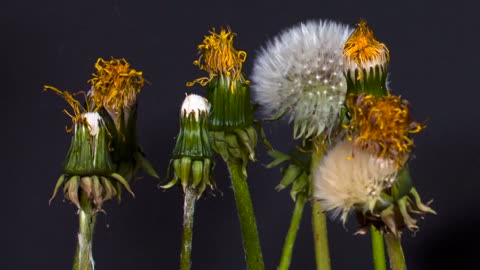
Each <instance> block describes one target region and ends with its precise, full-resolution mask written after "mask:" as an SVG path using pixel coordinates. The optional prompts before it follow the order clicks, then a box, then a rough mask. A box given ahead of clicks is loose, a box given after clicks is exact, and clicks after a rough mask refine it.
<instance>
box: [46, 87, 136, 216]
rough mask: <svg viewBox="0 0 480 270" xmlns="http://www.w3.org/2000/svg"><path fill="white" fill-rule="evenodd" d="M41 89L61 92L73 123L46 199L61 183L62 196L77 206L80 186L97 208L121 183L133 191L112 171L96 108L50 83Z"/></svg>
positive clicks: (103, 131)
mask: <svg viewBox="0 0 480 270" xmlns="http://www.w3.org/2000/svg"><path fill="white" fill-rule="evenodd" d="M45 90H52V91H54V92H56V93H57V94H58V95H60V96H62V97H63V98H64V99H65V100H66V101H67V102H68V103H69V104H70V105H71V107H72V110H73V112H72V113H67V114H68V115H69V116H71V118H72V121H73V127H72V128H71V129H69V131H71V132H73V134H72V141H71V145H70V149H69V151H68V153H67V156H66V158H65V162H64V168H63V174H62V175H61V176H60V178H59V179H58V181H57V184H56V186H55V189H54V192H53V196H52V198H51V199H50V201H51V200H52V199H53V198H54V197H55V195H56V193H57V191H58V189H59V188H60V187H61V186H63V190H64V193H65V197H66V198H67V199H68V200H70V201H71V202H72V203H74V204H75V205H76V206H77V207H79V208H80V203H79V191H80V189H81V190H83V191H84V192H85V193H86V195H87V196H88V198H89V199H90V200H91V202H92V203H93V204H94V205H95V206H96V208H97V209H101V208H102V204H103V202H104V201H105V200H108V199H110V198H112V197H113V196H115V195H117V194H119V190H118V189H119V188H121V186H124V187H125V188H126V189H127V190H128V191H129V192H130V193H131V194H132V195H133V193H132V191H131V190H130V186H129V185H128V182H127V181H126V180H125V179H124V178H123V177H122V176H120V175H118V174H117V173H115V171H114V168H115V167H114V165H113V163H112V160H111V153H110V151H109V149H108V144H109V139H110V138H109V135H108V134H109V133H108V131H107V128H106V126H105V123H104V121H103V118H102V117H101V116H100V115H99V114H98V113H97V112H91V111H88V109H89V108H87V109H84V108H83V107H82V106H81V105H80V103H79V102H78V101H77V100H76V99H74V98H73V95H71V94H70V93H69V92H67V91H63V92H62V91H60V90H58V89H56V88H54V87H51V86H45ZM65 112H66V111H65ZM112 183H115V184H116V185H117V188H115V187H114V186H113V184H112Z"/></svg>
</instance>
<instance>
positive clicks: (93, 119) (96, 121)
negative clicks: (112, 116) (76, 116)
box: [82, 112, 103, 137]
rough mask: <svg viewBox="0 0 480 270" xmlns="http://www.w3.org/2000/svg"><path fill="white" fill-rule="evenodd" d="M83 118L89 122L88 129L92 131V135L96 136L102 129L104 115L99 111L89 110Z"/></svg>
mask: <svg viewBox="0 0 480 270" xmlns="http://www.w3.org/2000/svg"><path fill="white" fill-rule="evenodd" d="M82 118H83V119H85V121H86V122H87V124H88V130H89V131H90V136H92V137H95V136H97V134H98V131H99V129H100V124H101V123H102V122H103V119H102V117H101V116H100V114H98V113H97V112H87V113H84V114H83V115H82Z"/></svg>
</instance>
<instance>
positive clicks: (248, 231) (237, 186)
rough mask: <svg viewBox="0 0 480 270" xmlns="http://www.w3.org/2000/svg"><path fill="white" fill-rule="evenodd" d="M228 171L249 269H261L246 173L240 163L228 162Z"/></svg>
mask: <svg viewBox="0 0 480 270" xmlns="http://www.w3.org/2000/svg"><path fill="white" fill-rule="evenodd" d="M227 166H228V171H229V173H230V177H231V179H232V185H233V191H234V194H235V202H236V204H237V212H238V217H239V220H240V229H241V231H242V238H243V247H244V249H245V258H246V261H247V267H248V269H249V270H263V269H265V265H264V263H263V256H262V249H261V247H260V238H259V237H258V231H257V221H256V219H255V213H254V211H253V204H252V199H251V198H250V192H249V190H248V184H247V175H246V174H245V173H244V169H243V166H242V164H241V163H238V162H228V163H227Z"/></svg>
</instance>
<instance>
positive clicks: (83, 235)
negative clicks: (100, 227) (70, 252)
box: [73, 190, 97, 270]
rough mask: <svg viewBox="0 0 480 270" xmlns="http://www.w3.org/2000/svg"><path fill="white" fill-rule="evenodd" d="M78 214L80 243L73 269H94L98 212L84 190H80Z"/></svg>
mask: <svg viewBox="0 0 480 270" xmlns="http://www.w3.org/2000/svg"><path fill="white" fill-rule="evenodd" d="M78 216H79V229H78V244H77V250H76V252H75V259H74V262H73V270H93V269H94V261H93V256H92V240H93V231H94V228H95V221H96V218H97V213H96V212H95V210H94V209H93V207H92V203H91V202H90V200H89V199H88V196H87V194H86V193H85V192H84V191H83V190H81V191H80V210H79V214H78Z"/></svg>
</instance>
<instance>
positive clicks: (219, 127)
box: [187, 29, 265, 270]
mask: <svg viewBox="0 0 480 270" xmlns="http://www.w3.org/2000/svg"><path fill="white" fill-rule="evenodd" d="M234 37H235V34H234V33H233V32H231V31H230V30H225V29H221V30H220V32H218V33H217V32H216V31H215V29H213V30H212V31H211V32H210V35H207V36H205V38H204V40H203V42H202V43H201V44H200V45H199V46H198V50H199V54H200V56H199V58H198V60H196V61H194V65H197V66H198V67H199V68H200V69H201V70H204V71H206V72H208V77H201V78H198V79H196V80H194V81H192V82H189V83H187V86H193V85H195V84H196V83H198V84H200V85H201V86H206V87H207V96H206V97H207V99H208V101H209V103H210V105H211V107H210V113H209V117H208V120H209V121H208V129H209V133H210V140H211V145H212V149H213V150H214V151H215V152H216V153H218V154H219V155H220V156H221V157H222V158H223V160H224V161H225V163H226V164H227V167H228V171H229V173H230V176H231V180H232V185H233V191H234V194H235V201H236V204H237V210H238V216H239V219H240V228H241V231H242V237H243V247H244V250H245V257H246V262H247V266H248V269H250V270H253V269H264V268H265V267H264V262H263V256H262V250H261V247H260V240H259V237H258V231H257V223H256V219H255V214H254V211H253V204H252V200H251V198H250V192H249V189H248V184H247V164H248V162H249V161H255V149H256V146H257V139H258V138H257V132H256V130H255V128H254V119H253V106H252V104H251V101H250V82H249V81H248V80H247V79H246V78H245V75H244V74H243V71H242V65H243V62H245V60H246V57H247V53H246V52H244V51H239V50H237V49H235V47H234V46H233V39H234Z"/></svg>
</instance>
